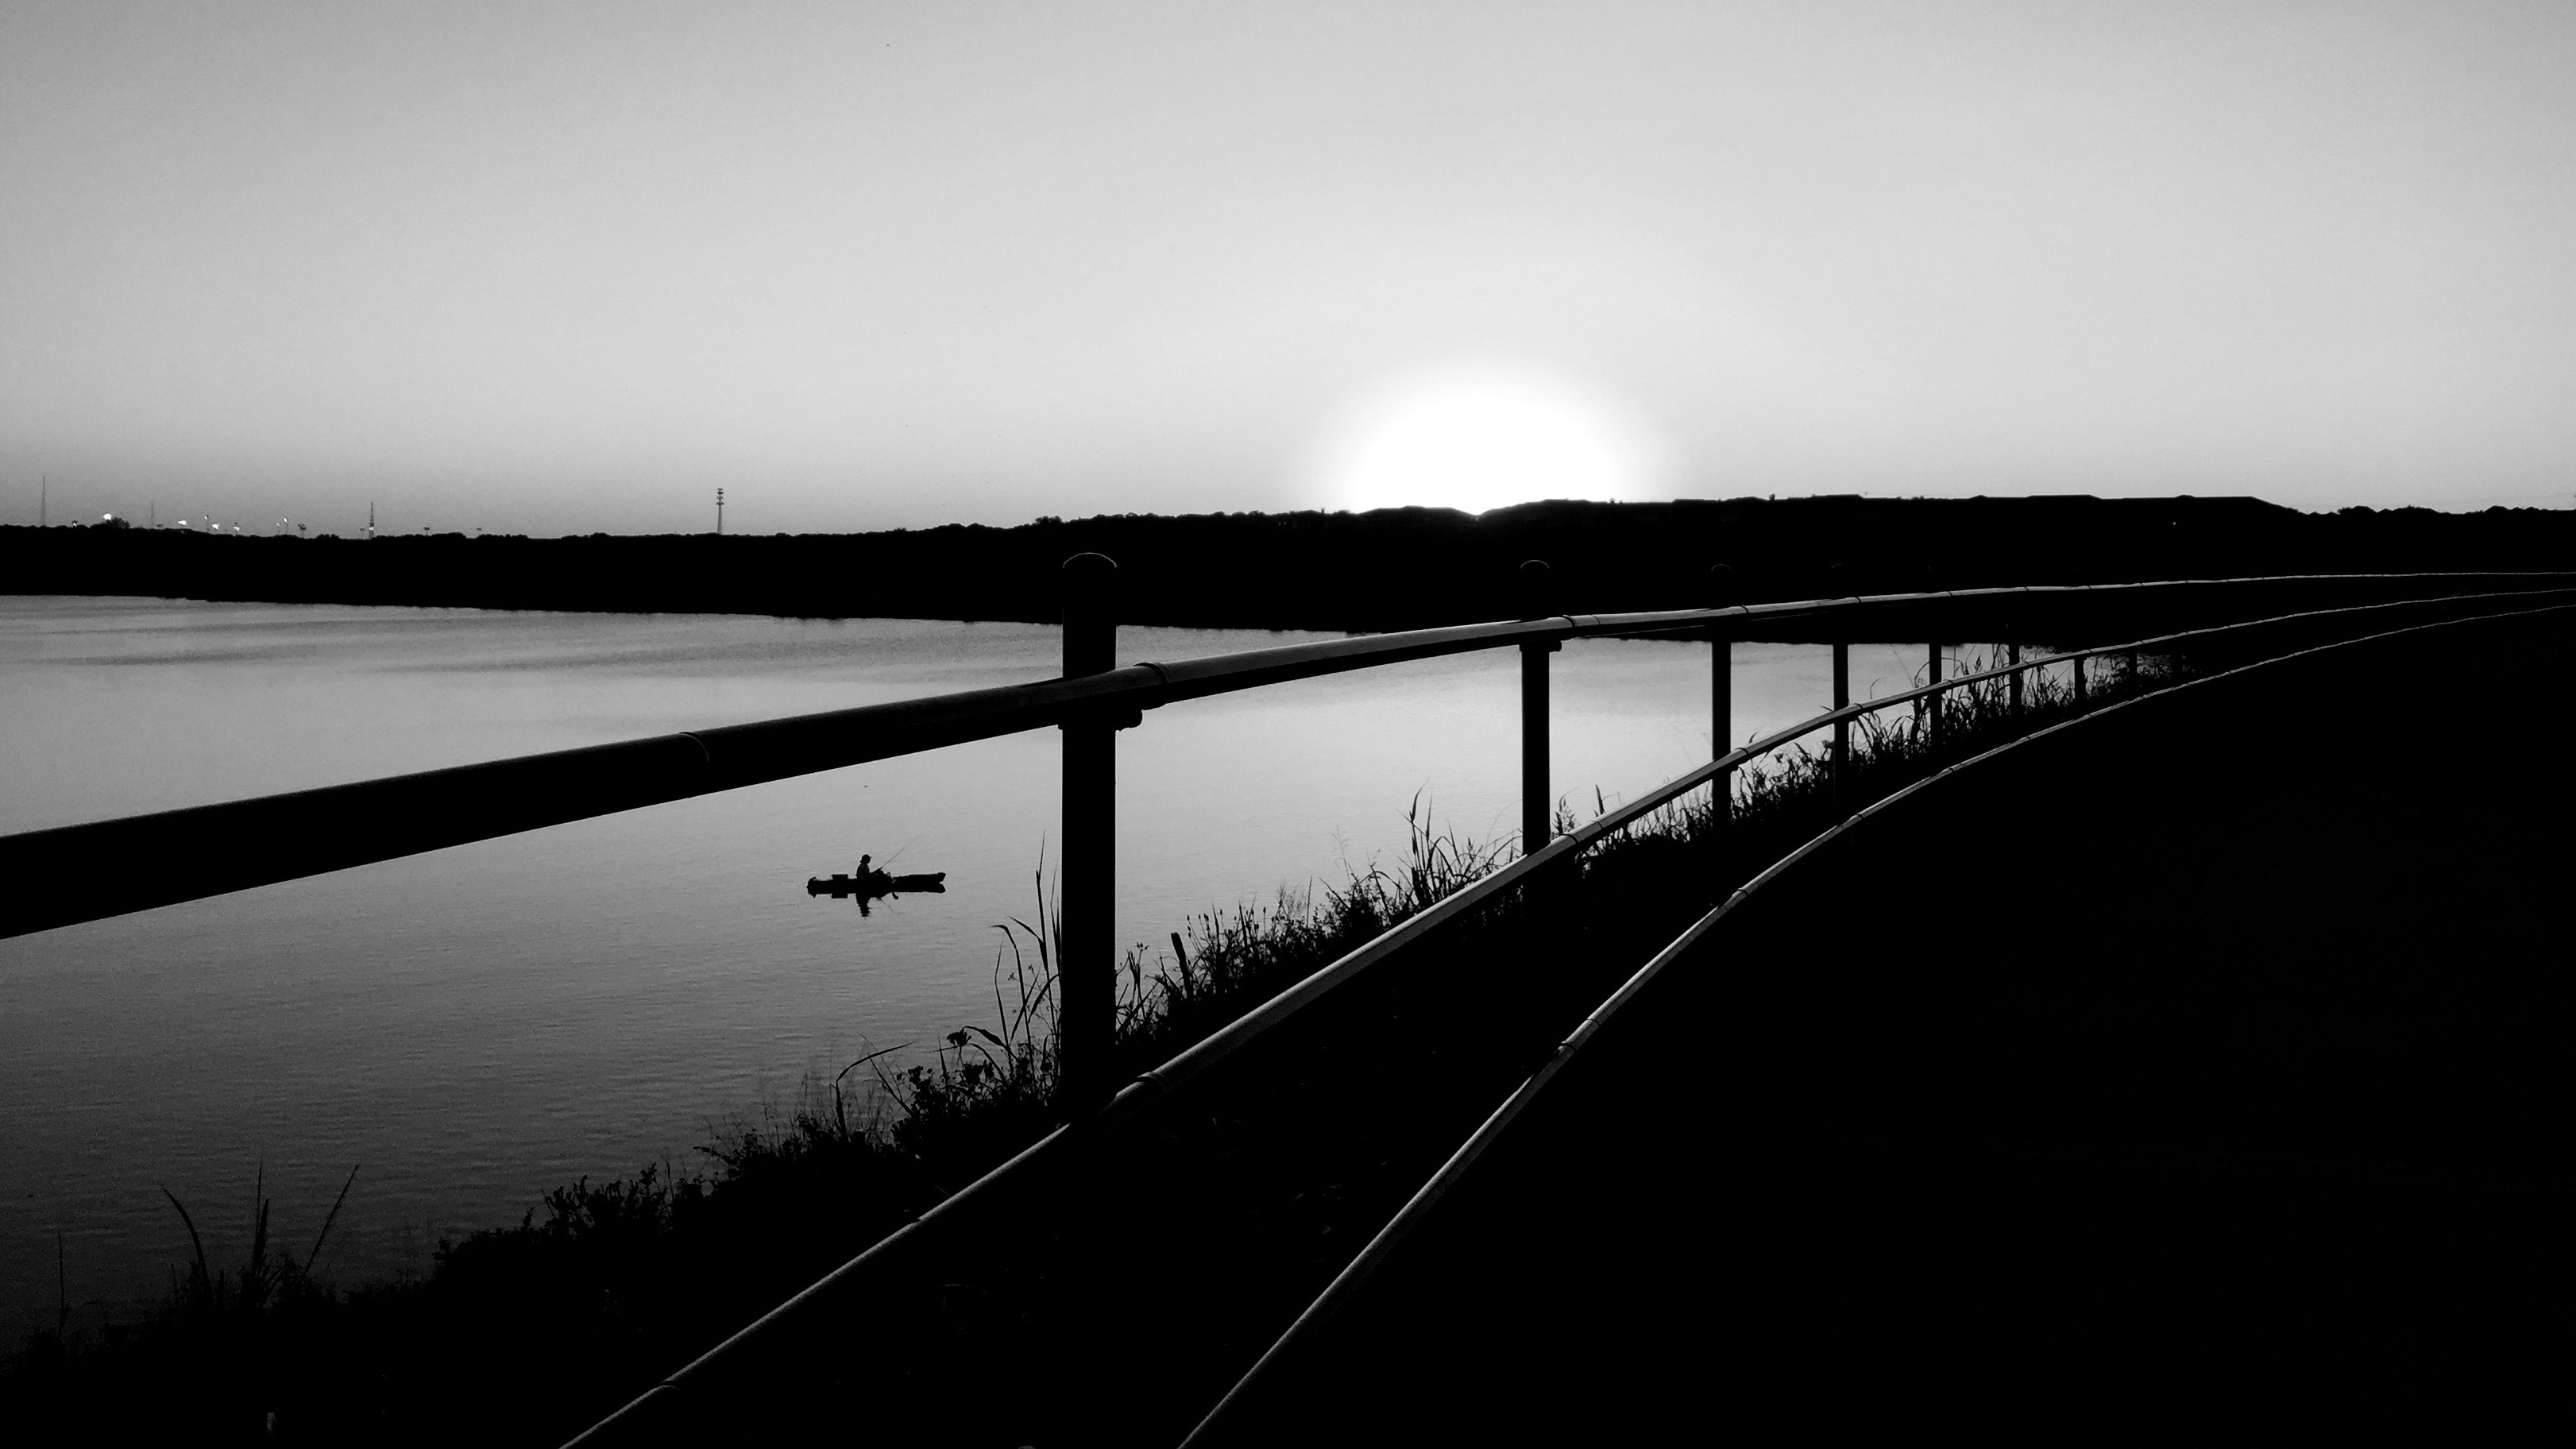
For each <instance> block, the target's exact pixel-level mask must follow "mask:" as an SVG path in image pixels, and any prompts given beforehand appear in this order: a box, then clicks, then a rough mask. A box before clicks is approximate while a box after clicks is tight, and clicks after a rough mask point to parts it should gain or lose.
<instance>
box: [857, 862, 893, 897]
mask: <svg viewBox="0 0 2576 1449" xmlns="http://www.w3.org/2000/svg"><path fill="white" fill-rule="evenodd" d="M851 879H852V881H853V882H854V883H856V884H858V885H860V886H864V887H866V888H868V889H870V890H882V889H884V888H885V887H887V886H890V885H892V884H893V883H894V877H893V876H892V875H889V874H888V873H886V872H885V871H881V870H877V869H875V868H873V867H871V866H870V865H869V864H868V857H866V856H864V855H863V856H860V857H859V873H858V874H857V875H855V876H853V877H851Z"/></svg>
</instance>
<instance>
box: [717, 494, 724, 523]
mask: <svg viewBox="0 0 2576 1449" xmlns="http://www.w3.org/2000/svg"><path fill="white" fill-rule="evenodd" d="M716 532H717V533H718V534H722V533H723V532H724V490H723V489H721V488H719V489H717V490H716Z"/></svg>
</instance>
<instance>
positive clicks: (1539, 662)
mask: <svg viewBox="0 0 2576 1449" xmlns="http://www.w3.org/2000/svg"><path fill="white" fill-rule="evenodd" d="M1519 582H1520V604H1521V617H1522V618H1524V619H1544V618H1546V617H1547V613H1548V608H1547V606H1548V603H1549V599H1548V584H1547V563H1546V561H1545V560H1543V559H1529V560H1527V561H1525V562H1523V563H1522V564H1521V571H1520V581H1519ZM1557 647H1558V646H1557V643H1556V641H1555V640H1553V639H1544V640H1541V639H1532V640H1528V641H1526V642H1524V643H1523V644H1522V645H1521V854H1523V855H1536V854H1537V853H1538V851H1539V848H1540V847H1541V846H1544V845H1546V844H1547V841H1548V837H1549V836H1550V835H1551V834H1553V833H1554V826H1555V824H1556V821H1555V811H1554V810H1553V809H1552V808H1551V807H1552V806H1553V805H1554V804H1555V797H1554V796H1552V795H1550V794H1548V792H1547V656H1549V655H1550V654H1553V653H1555V652H1556V650H1557Z"/></svg>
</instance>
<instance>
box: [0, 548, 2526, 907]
mask: <svg viewBox="0 0 2576 1449" xmlns="http://www.w3.org/2000/svg"><path fill="white" fill-rule="evenodd" d="M1093 557H1096V555H1094V556H1093ZM2563 577H2565V576H2563V575H2514V574H2389V575H2321V576H2309V577H2297V576H2293V577H2286V578H2260V579H2224V580H2197V581H2178V582H2170V583H2151V584H2101V585H2068V586H2062V587H2061V586H2049V587H2032V588H2010V589H1965V590H1957V591H1951V592H1942V593H1926V594H1883V595H1871V596H1862V597H1854V598H1849V599H1812V600H1802V601H1797V602H1788V603H1772V604H1750V605H1736V606H1732V607H1726V608H1710V609H1684V610H1668V611H1662V612H1652V613H1630V614H1575V615H1568V614H1557V613H1550V614H1549V615H1547V616H1546V617H1542V618H1532V619H1524V620H1519V621H1515V622H1507V623H1491V624H1470V625H1462V626H1457V627H1452V628H1445V629H1416V630H1409V631H1406V632H1403V633H1396V634H1377V635H1367V636H1361V637H1357V638H1350V639H1335V640H1326V641H1322V642H1318V643H1312V644H1291V645H1286V646H1283V647H1280V648H1275V649H1256V650H1250V651H1247V652H1243V653H1237V654H1220V655H1214V656H1210V657H1208V658H1204V659H1191V660H1183V661H1180V662H1178V663H1171V664H1162V663H1147V664H1132V665H1128V666H1126V667H1125V668H1115V669H1097V668H1095V667H1093V666H1094V664H1095V662H1096V660H1097V658H1098V656H1099V651H1098V650H1097V649H1096V648H1095V649H1092V650H1087V651H1084V652H1085V654H1086V658H1084V659H1083V660H1081V661H1075V660H1073V659H1070V658H1069V659H1068V661H1067V662H1068V668H1067V670H1066V677H1063V678H1059V679H1052V680H1047V681H1043V682H1040V683H1034V684H1020V685H1006V686H1002V687H999V688H993V689H979V690H969V691H965V692H962V693H957V694H946V695H938V696H933V697H930V698H926V699H913V700H900V701H897V702H895V703H891V704H878V705H867V706H863V707H860V708H856V709H845V710H832V711H826V712H824V713H820V714H809V715H799V716H794V717H790V718H786V719H777V720H767V721H763V722H760V723H756V724H742V725H728V726H723V727H720V728H714V729H704V730H690V731H684V732H682V733H679V734H671V735H661V736H656V737H653V738H649V739H641V740H629V741H624V742H621V743H618V744H611V745H595V746H590V747H586V748H582V749H572V750H560V751H555V752H551V753H547V754H538V755H526V756H521V757H519V758H516V759H508V760H497V761H492V762H489V763H485V764H476V765H460V766H456V767H454V768H450V769H443V770H429V771H425V772H422V773H419V774H412V775H401V776H395V777H392V778H388V779H380V780H368V781H363V782H359V783H354V784H347V785H331V786H324V787H322V788H320V789H313V790H298V791H294V792H291V793H287V794H280V795H269V796H263V797H260V798H257V799H251V800H238V801H230V802H226V803H223V804H216V805H200V806H194V807H190V808H187V809H182V810H168V811H161V812H157V813H154V814H149V815H138V816H129V817H126V818H123V819H116V820H104V821H97V822H92V823H89V824H83V825H68V826H62V827H59V828H55V829H50V830H34V831H26V832H22V833H19V834H14V835H8V836H0V880H6V881H8V882H9V883H10V892H9V894H8V896H7V897H6V899H5V900H0V937H8V936H19V935H25V934H27V933H29V932H32V931H42V930H48V929H52V928H54V927H58V926H68V925H75V924H78V923H80V922H83V921H92V920H101V919H104V918H107V917H110V916H118V915H125V914H128V913H131V912H134V911H141V910H149V909H151V908H153V907H156V906H165V905H173V904H176V903H178V902H181V901H189V900H199V899H202V898H204V897H207V896H215V895H223V894H227V893H229V892H232V891H238V890H248V889H251V888H253V887H256V886H263V885H274V884H278V883H280V882H283V881H289V880H297V879H301V878H302V877H305V876H312V875H321V874H325V873H327V872H330V871H335V870H345V869H348V868H350V867H352V866H359V865H368V864H373V863H375V862H377V861H383V860H392V859H395V858H397V857H400V856H405V855H416V854H419V853H421V852H423V851H430V850H439V849H443V848H446V847H449V846H455V845H464V844H469V843H471V842H474V841H478V840H489V839H493V838H495V837H498V836H503V835H513V834H517V833H519V832H521V831H526V830H536V829H541V828H543V827H546V826H549V825H562V824H568V823H570V822H572V821H575V820H586V819H590V818H592V817H595V816H600V815H609V814H615V813H617V812H619V811H625V810H635V809H641V808H643V807H645V806H648V805H659V804H665V803H668V802H671V801H675V800H686V799H690V798H692V797H695V796H699V795H706V794H713V793H715V792H717V791H722V790H736V789H741V788H743V787H744V786H748V785H759V784H765V783H768V782H770V781H774V780H783V779H789V778H792V777H794V776H797V775H806V774H813V773H817V772H819V771H823V770H834V769H840V768H843V767H846V766H849V765H857V764H864V763H867V762H868V761H871V760H883V759H890V758H893V757H895V756H898V755H907V754H916V753H919V752H921V751H925V750H934V749H941V748H944V747H946V746H949V745H959V744H967V743H970V742H973V741H976V740H987V739H993V738H997V737H999V736H1002V735H1009V734H1018V733H1022V732H1024V731H1028V730H1034V729H1044V728H1047V727H1048V726H1065V725H1069V724H1070V725H1073V726H1075V727H1077V728H1096V727H1098V726H1099V725H1101V724H1104V723H1105V724H1108V725H1109V726H1111V727H1115V726H1116V725H1117V724H1119V723H1121V722H1132V720H1133V719H1134V718H1135V717H1136V716H1137V715H1138V714H1139V713H1140V712H1141V711H1143V710H1148V709H1156V708H1160V707H1161V706H1163V705H1166V704H1172V703H1176V702H1179V701H1182V700H1188V699H1202V698H1207V697H1209V696H1212V695H1219V694H1229V693H1233V692H1235V691H1238V690H1245V689H1257V688H1261V687H1263V686H1265V685H1272V684H1282V683H1286V682H1289V681H1291V680H1298V679H1312V678H1316V677H1318V676H1322V675H1328V674H1341V673H1347V672H1350V671H1353V670H1359V669H1374V668H1379V667H1383V666H1386V665H1391V664H1401V663H1407V662H1411V661H1414V660H1421V659H1432V658H1438V657H1440V656H1443V655H1449V654H1463V653H1470V652H1473V651H1477V650H1482V649H1496V648H1504V647H1508V646H1515V645H1518V646H1524V647H1529V648H1539V649H1543V648H1547V647H1549V646H1553V645H1555V644H1558V643H1561V642H1562V641H1564V640H1566V639H1573V638H1589V637H1596V636H1605V635H1628V636H1643V635H1660V634H1710V633H1715V634H1719V635H1720V636H1721V637H1724V638H1729V639H1741V638H1751V637H1761V636H1762V635H1764V634H1766V633H1772V632H1777V631H1780V630H1782V629H1784V628H1788V627H1794V626H1812V625H1816V624H1818V623H1822V622H1827V621H1832V622H1834V623H1835V624H1837V625H1838V626H1841V625H1848V627H1847V628H1845V629H1844V630H1843V632H1844V633H1846V635H1851V634H1856V633H1858V632H1862V631H1865V629H1866V627H1867V621H1868V619H1869V618H1870V616H1872V615H1873V614H1880V615H1885V614H1895V613H1913V614H1919V613H1921V612H1922V611H1924V610H1926V609H1936V610H1937V609H1944V608H1956V607H1960V606H1971V607H1977V608H1982V609H1992V608H1994V607H1996V606H1999V605H2004V604H2011V605H2013V606H2015V608H2016V610H2017V612H2018V613H2019V614H2020V616H2021V619H2022V623H2021V625H2020V628H2021V631H2022V632H2023V633H2025V634H2028V633H2042V632H2044V631H2045V629H2046V628H2047V626H2046V625H2044V624H2042V623H2040V622H2038V619H2037V616H2039V615H2041V614H2043V613H2045V612H2047V611H2048V610H2050V609H2051V608H2053V607H2062V606H2064V605H2066V604H2068V603H2070V602H2074V601H2084V602H2087V603H2099V602H2101V601H2105V600H2110V601H2116V602H2118V603H2121V604H2123V605H2144V604H2150V603H2155V604H2161V603H2163V602H2165V601H2166V600H2169V599H2188V600H2190V601H2193V602H2195V603H2200V604H2203V605H2206V604H2207V603H2208V602H2210V601H2212V600H2216V599H2219V598H2222V597H2223V596H2229V595H2237V596H2255V595H2260V594H2264V593H2277V592H2281V591H2285V590H2325V589H2335V588H2342V589H2356V588H2358V589H2387V590H2392V591H2399V592H2404V591H2408V590H2428V589H2440V588H2445V587H2448V588H2455V589H2456V588H2464V587H2474V586H2476V585H2477V584H2479V583H2482V582H2495V581H2505V580H2519V581H2528V582H2532V583H2538V582H2540V581H2543V580H2550V579H2558V578H2563ZM1104 625H1105V620H1104V619H1100V618H1099V617H1098V616H1097V614H1096V612H1095V616H1094V623H1093V631H1094V632H1095V633H1096V632H1097V630H1098V628H1100V627H1103V626H1104ZM1107 627H1114V626H1107ZM1811 631H1812V630H1810V632H1811ZM1077 663H1079V664H1080V665H1081V666H1082V667H1079V668H1077V667H1074V666H1075V665H1076V664H1077ZM1526 672H1527V669H1526V666H1525V673H1526ZM1843 673H1844V672H1843V671H1842V670H1838V671H1837V677H1838V678H1841V677H1843ZM1536 677H1537V679H1538V681H1539V688H1540V689H1541V690H1543V689H1544V679H1545V673H1544V669H1543V667H1542V668H1540V669H1539V670H1538V671H1537V676H1536ZM1723 682H1724V676H1723V674H1722V673H1721V674H1720V676H1719V686H1720V688H1721V689H1722V688H1723ZM1539 698H1541V699H1542V700H1543V699H1544V694H1543V693H1542V694H1541V695H1540V696H1539ZM1847 702H1848V701H1847V700H1844V699H1840V698H1838V699H1837V701H1836V703H1837V704H1841V703H1847ZM1719 737H1720V738H1721V739H1723V737H1724V732H1723V730H1721V731H1720V734H1719ZM1541 743H1543V741H1542V742H1541ZM1524 753H1525V754H1527V755H1530V756H1532V757H1534V758H1535V760H1536V761H1538V762H1539V768H1540V769H1541V770H1542V771H1543V770H1544V761H1545V759H1546V756H1545V754H1544V752H1543V751H1535V750H1532V751H1525V752H1524ZM1538 778H1539V779H1540V780H1541V781H1542V782H1543V780H1544V775H1543V773H1542V774H1541V775H1540V776H1539V777H1538ZM1535 793H1536V794H1537V795H1539V796H1542V797H1543V796H1544V795H1545V791H1544V790H1543V789H1542V790H1540V791H1537V792H1535ZM1543 813H1544V812H1543V808H1542V811H1541V815H1542V818H1541V820H1540V822H1539V826H1538V828H1537V829H1536V830H1534V831H1530V832H1529V833H1528V836H1527V838H1530V839H1536V838H1539V837H1542V836H1543V835H1544V834H1545V830H1546V827H1545V823H1544V819H1543ZM1524 823H1525V824H1527V823H1528V821H1527V819H1526V812H1525V821H1524ZM158 861H184V862H186V864H187V867H188V868H187V869H186V870H185V871H159V870H156V871H150V872H139V871H137V870H136V869H135V866H136V864H137V863H138V862H158Z"/></svg>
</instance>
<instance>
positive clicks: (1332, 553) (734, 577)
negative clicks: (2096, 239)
mask: <svg viewBox="0 0 2576 1449" xmlns="http://www.w3.org/2000/svg"><path fill="white" fill-rule="evenodd" d="M1083 552H1098V553H1104V554H1107V555H1109V556H1110V557H1112V558H1115V559H1116V560H1118V564H1119V574H1120V578H1121V581H1122V586H1123V591H1124V594H1125V598H1124V600H1123V602H1122V604H1121V606H1120V612H1121V615H1122V617H1123V618H1124V619H1125V620H1126V621H1128V622H1131V623H1153V624H1182V625H1198V626H1231V627H1248V628H1310V629H1391V628H1414V627H1422V626H1427V625H1435V624H1446V623H1462V622H1467V621H1472V620H1478V619H1490V618H1495V617H1499V616H1503V615H1507V614H1512V613H1517V612H1519V607H1518V601H1517V600H1516V599H1515V598H1513V596H1512V593H1511V589H1510V585H1509V579H1510V577H1511V573H1512V569H1513V566H1514V565H1515V564H1517V563H1518V562H1519V561H1520V560H1522V559H1525V558H1533V557H1536V558H1545V559H1547V560H1548V561H1549V562H1550V563H1551V564H1552V565H1553V573H1552V579H1553V587H1554V590H1555V592H1556V595H1557V597H1558V599H1559V600H1560V601H1562V602H1561V603H1560V604H1559V607H1571V608H1579V609H1582V610H1584V611H1586V612H1611V611H1620V610H1631V609H1657V608H1685V607H1692V606H1697V605H1703V604H1708V603H1712V602H1735V603H1743V602H1756V601H1760V600H1765V599H1793V598H1809V597H1818V596H1823V595H1828V594H1835V595H1843V594H1854V593H1889V592H1905V591H1913V590H1918V589H1928V588H1970V587H1977V586H1981V585H1996V584H2075V583H2117V582H2132V581H2138V580H2146V579H2175V578H2227V577H2245V576H2250V575H2263V574H2302V573H2373V572H2430V571H2454V570H2515V569H2532V570H2549V569H2558V568H2564V567H2567V566H2569V560H2571V559H2576V512H2569V511H2552V510H2541V509H2516V510H2507V509H2490V510H2487V511H2486V512H2483V513H2470V514H2446V513H2437V512H2433V511H2431V510H2428V509H2399V510H2393V511H2374V510H2370V509H2346V510H2343V511H2341V512H2338V513H2330V514H2309V513H2301V512H2298V511H2296V510H2294V509H2289V508H2283V507H2279V506H2277V505H2274V504H2269V503H2265V502H2262V501H2261V500H2259V499H2253V498H2188V497H2183V498H2140V499H2105V498H2092V497H2081V496H2058V497H2034V498H1969V499H1875V498H1872V499H1865V498H1860V497H1824V498H1795V499H1781V500H1777V501H1772V500H1766V499H1759V498H1745V499H1732V500H1724V501H1698V500H1685V501H1681V502H1675V503H1625V504H1621V503H1580V502H1551V503H1532V504H1524V505H1521V506H1518V507H1513V508H1506V509H1499V510H1496V511H1494V512H1491V513H1487V514H1484V515H1481V516H1477V517H1470V516H1468V515H1466V514H1462V513H1457V512H1454V511H1450V510H1446V509H1421V508H1403V509H1383V510H1379V511H1376V512H1370V513H1360V514H1349V513H1273V514H1262V513H1218V514H1193V515H1185V516H1179V517H1163V516H1158V515H1152V514H1125V515H1104V516H1100V517H1095V518H1084V519H1074V520H1062V519H1054V518H1043V519H1039V520H1037V521H1036V522H1033V523H1028V524H1023V525H1021V526H1019V527H1016V528H994V527H987V526H984V525H979V524H964V525H950V526H946V527H940V528H929V529H898V530H890V531H886V532H880V533H854V534H794V535H790V534H775V535H769V536H765V537H764V536H745V535H726V536H723V537H717V536H714V535H710V534H677V535H658V536H612V535H608V534H591V535H589V536H587V537H582V536H575V537H568V538H529V537H521V536H515V535H482V536H473V537H469V536H466V535H462V534H438V535H404V536H397V537H386V538H378V539H373V540H359V539H344V538H320V539H293V538H243V537H216V536H210V535H205V534H196V533H187V532H179V531H173V530H161V531H151V530H142V529H135V530H130V531H114V532H111V531H105V530H96V529H49V530H37V529H32V528H7V529H0V589H5V590H6V591H8V592H12V593H21V594H35V593H45V594H54V593H62V594H142V595H160V596H167V597H178V598H197V599H217V600H243V601H268V602H281V603H307V602H310V603H322V602H328V603H345V604H407V605H451V606H472V607H483V608H504V609H559V610H600V611H611V612H636V611H642V612H709V613H758V614H779V615H788V616H804V617H869V616H876V617H911V618H943V619H987V620H1023V621H1029V622H1052V621H1053V620H1055V619H1056V618H1057V617H1058V616H1059V614H1060V612H1061V603H1060V597H1059V588H1060V584H1059V579H1058V575H1057V568H1058V565H1059V564H1061V562H1062V561H1063V560H1064V559H1065V558H1067V557H1068V556H1070V555H1073V554H1077V553H1083ZM1720 562H1723V563H1727V564H1729V565H1731V567H1732V570H1733V572H1732V574H1731V575H1730V576H1728V577H1729V579H1730V581H1729V582H1728V583H1727V584H1725V585H1723V586H1722V587H1723V588H1724V590H1725V591H1726V592H1728V593H1730V594H1732V595H1733V597H1731V598H1727V599H1722V600H1721V599H1713V598H1711V597H1710V595H1711V593H1712V591H1713V589H1714V588H1716V587H1719V586H1713V585H1712V584H1711V582H1710V579H1711V575H1710V574H1709V567H1710V565H1712V564H1715V563H1720Z"/></svg>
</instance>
